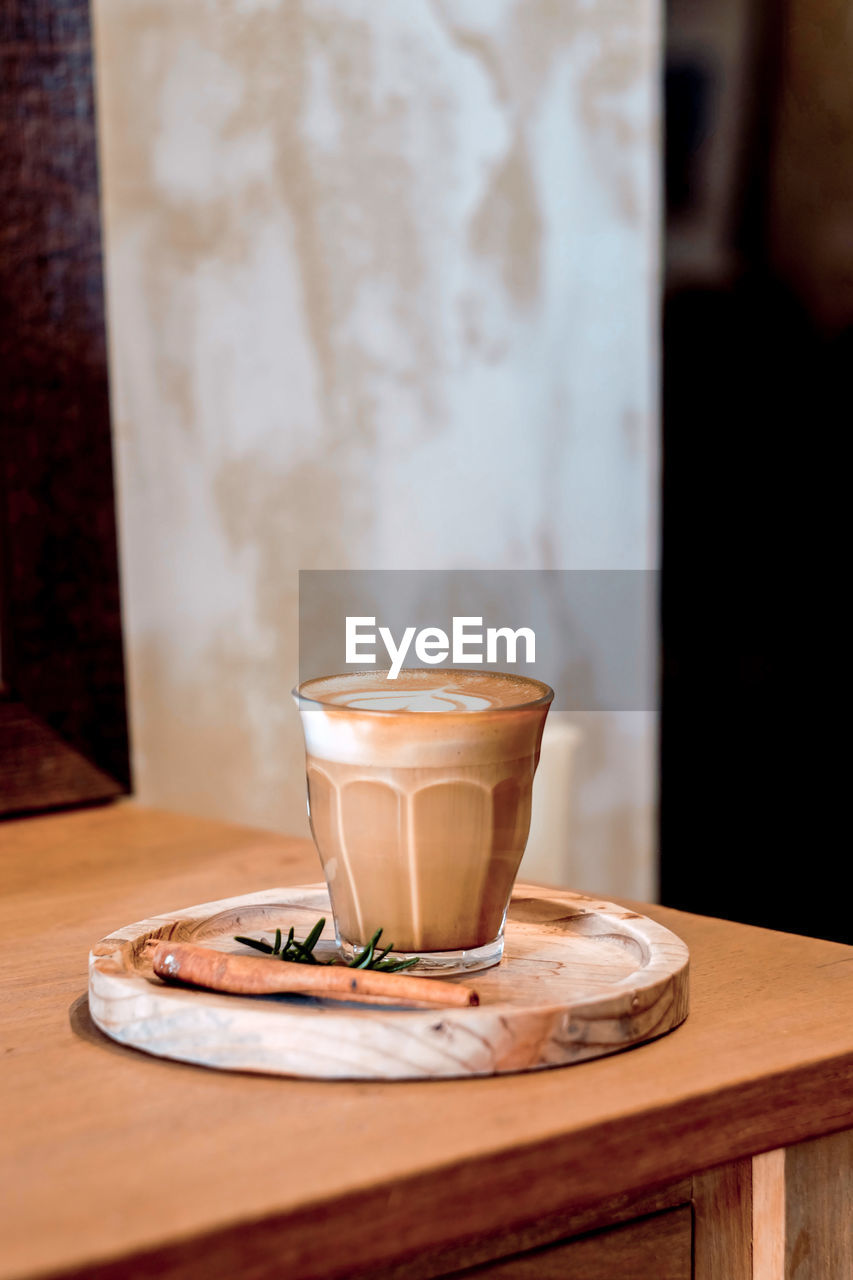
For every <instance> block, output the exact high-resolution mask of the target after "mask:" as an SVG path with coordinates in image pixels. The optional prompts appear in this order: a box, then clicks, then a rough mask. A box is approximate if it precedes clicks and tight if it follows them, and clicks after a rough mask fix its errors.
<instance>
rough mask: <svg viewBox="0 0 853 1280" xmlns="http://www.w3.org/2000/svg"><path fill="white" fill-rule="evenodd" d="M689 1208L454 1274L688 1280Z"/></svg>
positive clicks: (514, 1279)
mask: <svg viewBox="0 0 853 1280" xmlns="http://www.w3.org/2000/svg"><path fill="white" fill-rule="evenodd" d="M692 1240H693V1214H692V1212H691V1210H690V1208H689V1206H684V1207H683V1208H680V1209H668V1210H667V1211H666V1212H665V1213H658V1214H654V1215H653V1216H652V1217H649V1218H641V1219H639V1221H636V1222H629V1223H626V1225H625V1226H622V1227H611V1228H609V1229H608V1230H606V1231H596V1232H594V1233H593V1234H592V1235H588V1236H581V1237H580V1238H579V1239H577V1240H569V1241H566V1242H565V1243H562V1244H554V1245H549V1246H548V1247H547V1248H544V1249H532V1250H531V1251H530V1252H528V1253H520V1254H515V1255H513V1257H511V1258H503V1259H502V1260H501V1261H500V1262H490V1263H487V1264H486V1265H485V1266H482V1267H474V1268H472V1269H469V1270H466V1271H457V1272H455V1273H454V1276H455V1277H458V1280H479V1277H484V1278H485V1277H488V1278H489V1280H691V1251H692Z"/></svg>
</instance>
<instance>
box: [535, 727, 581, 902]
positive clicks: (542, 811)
mask: <svg viewBox="0 0 853 1280" xmlns="http://www.w3.org/2000/svg"><path fill="white" fill-rule="evenodd" d="M582 739H583V734H582V733H581V731H580V729H578V727H577V725H575V724H573V723H572V721H571V718H570V715H569V713H568V712H565V711H552V712H551V713H550V715H549V716H548V719H547V720H546V722H545V732H544V733H543V735H542V754H541V756H540V757H539V768H538V769H537V771H536V777H535V778H534V780H533V814H532V817H531V820H530V835H529V837H528V840H527V848H526V850H525V853H524V858H523V859H522V863H521V870H520V871H519V879H520V880H540V881H544V882H545V883H546V884H555V885H568V884H569V881H570V854H571V843H572V824H573V818H574V786H575V754H576V752H577V749H578V747H579V745H580V743H581V741H582Z"/></svg>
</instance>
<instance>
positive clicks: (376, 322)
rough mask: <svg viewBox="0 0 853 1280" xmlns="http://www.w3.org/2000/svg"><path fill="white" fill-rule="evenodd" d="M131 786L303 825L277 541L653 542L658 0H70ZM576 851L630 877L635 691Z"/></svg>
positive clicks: (645, 828)
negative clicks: (91, 49)
mask: <svg viewBox="0 0 853 1280" xmlns="http://www.w3.org/2000/svg"><path fill="white" fill-rule="evenodd" d="M94 13H95V21H96V44H97V77H98V93H99V112H100V116H99V119H100V130H101V152H102V185H103V201H104V217H105V244H106V266H107V283H108V305H109V316H110V338H111V360H112V380H113V401H114V421H115V434H116V457H117V470H118V484H119V501H120V529H121V553H122V571H123V591H124V610H125V625H126V634H127V650H128V666H129V676H130V692H131V715H132V732H133V741H134V756H135V767H136V780H137V790H138V793H139V795H140V796H141V797H142V798H143V799H144V800H146V801H151V802H156V803H158V804H163V805H166V806H171V807H175V808H180V809H186V810H191V811H199V812H206V813H211V814H217V815H222V816H225V817H232V818H236V819H240V820H243V821H248V822H254V823H259V824H266V825H272V826H278V827H283V828H290V829H305V825H304V824H305V820H304V798H303V781H302V772H301V744H300V740H299V736H298V726H297V722H296V715H295V712H294V709H293V707H292V705H291V702H290V698H289V696H288V694H289V689H290V687H291V684H292V683H293V681H294V679H295V675H296V667H297V651H296V636H297V631H296V610H297V577H296V575H297V570H298V569H299V568H300V567H301V568H312V567H314V568H316V567H327V568H341V567H348V566H351V567H358V568H442V567H489V568H524V567H546V568H547V567H558V568H574V567H578V568H595V567H607V568H615V567H644V566H648V565H649V564H651V563H653V562H654V558H655V545H656V498H655V486H656V474H657V451H656V449H657V445H656V441H657V424H656V417H657V407H656V400H655V395H656V392H655V387H656V372H657V364H656V360H657V352H656V328H657V326H656V320H655V315H656V290H657V286H656V279H657V238H658V230H657V228H658V210H657V191H656V186H657V162H658V124H657V98H656V85H657V75H658V61H657V60H658V13H657V6H656V4H655V3H654V0H598V2H597V3H596V2H593V0H516V3H507V2H505V0H479V2H476V3H475V2H472V0H454V2H453V3H451V2H450V0H360V2H359V0H227V2H226V0H206V2H202V0H198V2H197V3H184V2H180V0H179V2H177V3H176V2H175V0H95V2H94ZM585 719H586V722H587V723H586V724H585V726H584V732H585V740H584V747H583V750H582V752H581V755H580V767H581V771H582V776H581V779H580V782H581V786H580V790H579V793H578V805H577V821H576V834H577V852H576V858H577V860H578V867H579V868H580V869H579V871H578V874H576V875H575V876H574V878H575V880H576V881H577V882H586V883H590V884H596V885H597V886H598V887H599V888H601V889H606V888H609V887H612V888H614V889H616V888H621V889H623V890H625V891H630V892H637V893H642V892H650V891H651V888H652V886H653V873H652V869H651V868H652V861H653V858H652V818H653V804H654V767H653V757H652V751H653V745H654V721H653V717H651V716H645V715H639V714H636V713H635V714H633V715H623V716H592V717H586V718H585Z"/></svg>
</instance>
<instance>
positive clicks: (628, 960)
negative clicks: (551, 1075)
mask: <svg viewBox="0 0 853 1280" xmlns="http://www.w3.org/2000/svg"><path fill="white" fill-rule="evenodd" d="M323 915H324V916H326V919H327V925H326V929H325V931H324V934H323V938H322V939H321V941H320V942H319V943H318V946H317V955H318V956H321V955H322V954H323V951H324V950H325V951H326V952H327V954H329V955H331V954H333V953H334V933H333V929H332V922H331V910H330V907H329V897H328V894H327V892H326V888H325V885H322V886H321V885H306V886H300V887H298V888H287V889H266V890H264V891H263V892H261V893H251V894H247V895H245V896H244V897H240V898H227V899H224V900H223V901H221V902H208V903H205V904H203V905H202V906H198V907H187V908H185V909H184V910H182V911H174V912H170V913H169V914H167V915H163V916H156V917H154V918H153V919H151V920H141V921H139V922H138V923H136V924H131V925H127V926H126V927H125V928H123V929H119V930H118V931H117V932H115V933H112V934H110V935H109V937H107V938H104V939H103V941H102V942H99V943H98V944H97V946H95V947H94V948H93V950H92V952H91V953H90V956H89V1008H90V1011H91V1014H92V1018H93V1019H94V1021H95V1022H96V1023H97V1025H98V1026H99V1027H100V1028H101V1030H102V1031H104V1032H106V1034H107V1035H109V1036H111V1037H112V1038H113V1039H114V1040H118V1041H120V1042H121V1043H122V1044H127V1045H133V1046H134V1047H135V1048H137V1049H144V1050H145V1051H146V1052H148V1053H153V1054H157V1055H159V1056H161V1057H167V1058H177V1059H179V1060H181V1061H183V1062H195V1063H200V1064H202V1065H204V1066H208V1067H219V1068H223V1069H226V1070H232V1071H233V1070H239V1071H260V1072H267V1073H270V1074H273V1075H291V1076H311V1077H320V1078H328V1079H350V1080H354V1079H362V1080H365V1079H372V1080H414V1079H427V1078H434V1077H449V1076H488V1075H497V1074H501V1073H503V1072H508V1071H530V1070H537V1069H539V1068H542V1067H556V1066H564V1065H566V1064H568V1063H573V1062H582V1061H584V1059H588V1058H597V1057H600V1056H602V1055H603V1054H608V1053H615V1052H617V1051H618V1050H620V1049H628V1048H631V1047H633V1046H635V1045H638V1044H642V1043H643V1041H645V1040H651V1039H654V1038H655V1037H657V1036H660V1035H663V1034H664V1032H666V1031H671V1030H672V1029H673V1027H677V1026H678V1024H679V1023H680V1022H683V1021H684V1019H685V1018H686V1017H687V1005H688V962H689V955H688V951H687V947H686V946H685V945H684V943H683V942H682V941H681V939H680V938H677V937H676V936H675V934H673V933H670V931H669V930H668V929H665V928H664V927H663V926H662V925H659V924H655V923H654V921H652V920H649V919H648V918H647V917H646V916H641V915H637V914H636V912H633V911H628V910H626V909H625V908H624V907H620V906H617V905H615V904H614V903H611V902H599V901H598V900H597V899H595V898H587V897H583V896H582V895H581V894H578V893H571V892H568V891H566V890H557V889H541V888H536V887H534V886H532V885H516V888H515V891H514V893H513V898H512V903H511V906H510V910H509V915H508V918H507V926H506V951H505V955H504V959H503V961H502V962H501V964H500V965H498V966H496V967H494V968H492V969H484V970H483V971H482V972H479V973H472V974H470V975H466V976H465V977H464V978H459V979H457V980H458V981H463V982H465V983H466V985H469V986H472V987H474V988H475V989H476V990H477V991H478V992H479V995H480V1001H481V1003H480V1005H479V1007H477V1008H462V1009H441V1008H437V1009H395V1008H389V1007H376V1006H373V1007H370V1006H356V1005H350V1004H341V1003H339V1002H338V1003H336V1002H333V1001H326V1000H314V999H309V998H307V997H304V996H255V997H247V996H232V995H219V994H217V993H214V992H207V991H198V990H188V989H186V988H182V987H177V986H170V985H167V984H165V983H163V982H161V981H160V979H159V978H157V977H156V976H155V975H154V973H153V971H152V969H151V965H150V961H148V960H147V959H146V956H145V953H144V947H145V943H146V942H147V941H148V939H149V938H152V937H153V938H163V939H170V940H179V941H187V942H195V943H200V944H202V945H205V946H210V947H213V948H214V949H216V950H219V951H240V952H244V953H248V948H246V947H244V946H242V945H241V944H240V943H237V942H234V940H233V935H234V934H235V933H236V934H243V935H246V934H248V935H251V936H256V937H265V938H267V939H268V940H272V937H273V935H274V933H275V930H276V928H277V927H279V928H281V929H282V930H283V931H285V932H286V931H287V930H288V929H289V928H290V926H291V925H293V926H294V928H295V931H296V936H297V938H301V937H305V935H306V934H307V933H308V931H309V929H310V928H311V926H312V925H313V924H314V923H315V922H316V920H317V918H318V917H319V916H323ZM448 981H453V979H452V978H451V979H448Z"/></svg>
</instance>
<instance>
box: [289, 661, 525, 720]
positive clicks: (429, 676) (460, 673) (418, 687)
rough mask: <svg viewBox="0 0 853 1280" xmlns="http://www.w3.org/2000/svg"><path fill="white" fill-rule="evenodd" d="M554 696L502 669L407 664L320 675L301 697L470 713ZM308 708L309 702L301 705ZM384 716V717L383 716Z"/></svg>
mask: <svg viewBox="0 0 853 1280" xmlns="http://www.w3.org/2000/svg"><path fill="white" fill-rule="evenodd" d="M543 694H550V690H549V689H548V686H547V685H544V684H542V683H541V681H538V680H532V679H530V678H529V677H527V676H521V675H514V674H510V673H508V672H501V671H470V670H459V669H456V670H454V669H448V668H445V669H444V670H443V671H430V670H428V669H427V668H423V667H408V668H404V669H403V670H402V671H401V672H400V673H399V675H398V676H397V678H396V679H389V673H388V672H387V671H352V672H349V673H346V674H341V675H335V676H318V677H317V678H315V679H313V680H306V681H304V682H303V684H301V685H300V686H299V690H298V696H299V697H300V698H301V699H304V700H309V701H311V702H314V703H316V704H319V705H321V706H322V705H325V706H327V707H329V708H339V709H340V710H344V709H346V710H347V711H353V712H359V711H363V712H368V713H369V712H371V711H384V712H398V713H407V712H412V711H416V712H433V713H436V712H437V713H443V714H444V715H445V716H458V715H466V716H467V715H470V714H472V713H473V714H476V713H478V712H479V713H481V714H482V713H483V712H493V711H500V710H504V709H507V710H508V709H510V708H514V707H523V706H525V705H530V704H532V703H535V702H537V701H538V700H539V699H540V698H541V697H542V696H543ZM301 705H302V706H303V707H304V702H303V703H302V704H301ZM377 718H384V717H377Z"/></svg>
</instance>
